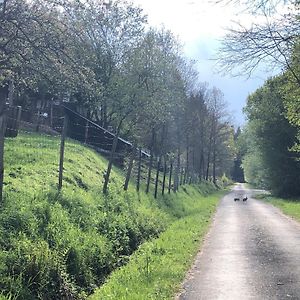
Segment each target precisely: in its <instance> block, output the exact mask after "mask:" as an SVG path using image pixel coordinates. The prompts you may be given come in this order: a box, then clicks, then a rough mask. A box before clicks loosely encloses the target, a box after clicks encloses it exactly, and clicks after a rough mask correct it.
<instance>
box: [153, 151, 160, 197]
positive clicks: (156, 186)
mask: <svg viewBox="0 0 300 300" xmlns="http://www.w3.org/2000/svg"><path fill="white" fill-rule="evenodd" d="M159 168H160V157H159V158H158V161H157V169H156V177H155V190H154V198H157V188H158V177H159Z"/></svg>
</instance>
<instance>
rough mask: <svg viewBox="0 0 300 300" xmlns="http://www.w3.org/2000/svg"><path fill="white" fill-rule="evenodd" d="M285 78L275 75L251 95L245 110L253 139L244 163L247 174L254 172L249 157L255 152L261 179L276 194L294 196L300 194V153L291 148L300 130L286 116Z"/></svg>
mask: <svg viewBox="0 0 300 300" xmlns="http://www.w3.org/2000/svg"><path fill="white" fill-rule="evenodd" d="M285 81H286V79H285V78H284V76H278V77H275V78H272V79H270V80H268V81H267V82H266V83H265V85H264V86H263V87H262V88H260V89H258V90H257V91H256V92H255V93H254V94H252V95H250V96H249V98H248V102H247V106H246V108H245V111H246V114H247V116H248V118H249V128H250V129H251V130H250V132H251V139H253V140H254V141H253V142H250V143H251V144H250V146H249V148H248V152H247V155H246V158H245V160H244V162H243V165H244V168H245V174H246V176H248V175H249V173H252V174H255V173H254V171H253V170H254V166H253V165H252V166H250V165H251V164H250V158H253V153H256V154H257V157H258V158H257V159H256V160H254V161H256V162H257V165H256V166H257V167H258V170H259V173H260V176H259V178H260V180H259V181H260V182H263V183H264V185H265V186H267V187H268V188H269V189H271V191H272V192H273V193H274V194H275V195H279V196H295V195H299V194H300V188H299V185H298V182H299V179H300V177H299V176H300V175H299V174H300V162H299V160H297V158H298V159H299V155H298V154H297V153H295V152H292V151H290V148H291V147H292V146H293V145H294V143H295V141H296V134H297V130H296V128H295V127H294V126H292V125H291V124H290V123H289V122H288V120H287V119H286V117H285V116H284V115H285V108H284V99H283V96H282V89H281V87H282V85H283V84H284V83H285ZM248 132H249V131H248ZM248 140H249V138H248ZM248 153H249V154H248ZM249 166H250V167H251V169H252V171H250V172H249ZM247 169H248V170H247ZM252 178H253V177H252ZM246 179H248V178H247V177H246Z"/></svg>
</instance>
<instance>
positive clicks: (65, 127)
mask: <svg viewBox="0 0 300 300" xmlns="http://www.w3.org/2000/svg"><path fill="white" fill-rule="evenodd" d="M68 121H69V118H68V115H67V114H65V117H64V125H63V130H62V133H61V141H60V156H59V175H58V190H61V188H62V180H63V169H64V153H65V139H66V136H67V130H68Z"/></svg>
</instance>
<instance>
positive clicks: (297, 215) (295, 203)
mask: <svg viewBox="0 0 300 300" xmlns="http://www.w3.org/2000/svg"><path fill="white" fill-rule="evenodd" d="M257 198H258V199H262V200H264V201H265V202H267V203H270V204H272V205H274V206H276V207H278V208H279V209H280V210H281V211H282V212H283V213H284V214H286V215H288V216H291V217H293V218H294V219H295V220H297V221H300V199H282V198H277V197H273V196H271V195H265V194H262V195H258V196H257Z"/></svg>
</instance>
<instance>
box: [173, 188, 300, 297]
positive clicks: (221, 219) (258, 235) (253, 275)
mask: <svg viewBox="0 0 300 300" xmlns="http://www.w3.org/2000/svg"><path fill="white" fill-rule="evenodd" d="M252 193H253V191H252V190H247V189H244V188H243V185H242V184H239V185H236V186H235V188H234V190H233V191H232V192H231V193H229V194H228V195H227V196H225V197H224V198H223V199H222V200H221V203H220V206H219V208H218V211H217V213H216V215H215V220H214V222H213V224H212V227H211V230H210V232H209V233H208V235H207V238H206V240H205V242H204V246H203V249H202V252H201V253H199V254H198V256H197V258H196V261H195V264H194V266H193V268H192V269H191V271H190V273H189V275H188V277H187V279H186V281H185V283H184V284H183V289H182V293H181V294H180V295H179V296H178V297H177V299H180V300H196V299H197V300H198V299H203V300H210V299H214V300H215V299H227V300H235V299H239V300H246V299H259V300H265V299H300V225H299V223H297V222H295V221H293V220H291V219H290V218H288V217H286V216H284V215H283V214H282V213H281V212H280V211H279V210H278V209H277V208H274V207H272V206H271V205H268V204H265V203H263V202H261V201H257V200H255V199H253V197H254V196H253V195H252ZM244 195H247V196H248V201H246V202H243V201H236V202H235V201H234V200H233V199H234V198H235V197H236V196H240V197H243V196H244Z"/></svg>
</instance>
